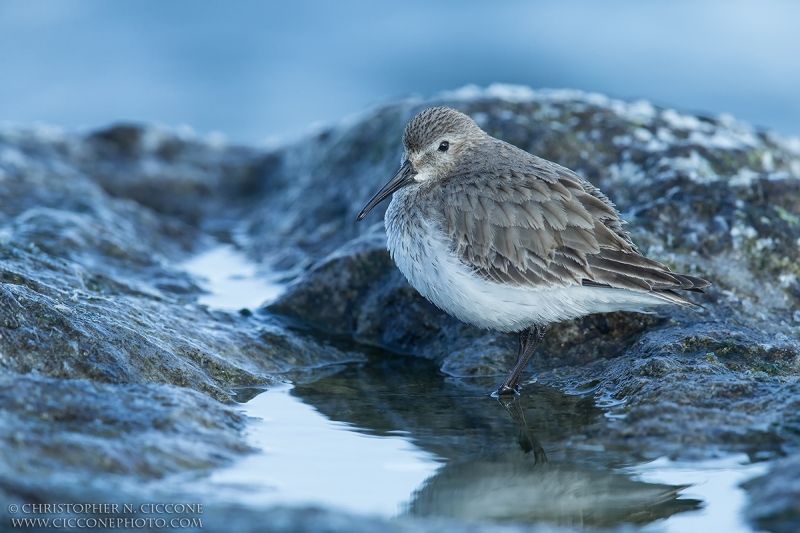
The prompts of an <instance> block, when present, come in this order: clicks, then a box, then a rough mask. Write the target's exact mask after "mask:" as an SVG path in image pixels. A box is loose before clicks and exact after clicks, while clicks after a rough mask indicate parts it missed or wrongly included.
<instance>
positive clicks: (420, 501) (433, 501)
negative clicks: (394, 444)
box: [408, 396, 701, 527]
mask: <svg viewBox="0 0 800 533" xmlns="http://www.w3.org/2000/svg"><path fill="white" fill-rule="evenodd" d="M498 401H499V402H500V405H501V406H502V407H503V409H505V411H506V412H507V413H508V414H509V415H510V416H511V418H512V419H513V420H514V422H515V425H516V427H517V429H518V430H519V448H517V447H516V446H515V447H511V448H509V447H505V448H503V449H493V450H486V451H484V452H482V453H479V454H474V455H471V456H467V457H462V458H460V459H456V460H452V461H450V462H448V463H447V464H446V465H445V466H444V467H443V468H442V469H440V470H439V471H438V472H437V474H436V475H435V476H433V477H432V478H429V479H428V480H427V481H426V483H425V484H424V485H423V486H422V487H421V488H420V489H418V490H417V492H416V493H415V494H414V496H413V500H412V502H411V504H410V505H409V508H408V510H409V513H410V514H413V515H419V516H444V517H450V518H455V519H458V520H468V521H471V520H496V521H520V522H547V523H553V524H558V525H562V526H581V527H582V526H592V527H613V526H617V525H619V524H625V523H627V524H639V525H641V524H647V523H650V522H653V521H655V520H658V519H663V518H667V517H669V516H672V515H673V514H675V513H680V512H684V511H692V510H696V509H699V508H700V507H701V502H700V501H698V500H693V499H682V498H681V497H680V495H679V494H678V493H679V492H680V491H681V490H683V489H685V488H686V487H687V486H685V485H665V484H657V483H645V482H642V481H638V480H635V479H631V477H630V476H628V475H626V474H624V473H621V472H617V471H614V470H612V469H609V468H607V467H605V468H603V467H599V466H595V465H591V464H589V463H588V462H587V463H583V462H576V461H568V460H563V461H561V460H559V461H558V462H552V461H548V459H547V454H546V453H545V451H544V448H543V447H542V445H541V443H540V442H539V440H538V439H537V438H536V436H535V435H534V432H533V431H532V429H531V427H530V426H529V425H528V422H527V420H526V418H525V414H524V410H523V409H522V406H521V404H520V397H518V396H511V397H505V398H498ZM520 449H521V450H520Z"/></svg>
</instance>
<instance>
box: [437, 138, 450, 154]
mask: <svg viewBox="0 0 800 533" xmlns="http://www.w3.org/2000/svg"><path fill="white" fill-rule="evenodd" d="M448 148H450V143H449V142H447V141H442V144H440V145H439V151H440V152H446V151H447V149H448Z"/></svg>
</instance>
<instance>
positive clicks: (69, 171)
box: [0, 86, 800, 532]
mask: <svg viewBox="0 0 800 533" xmlns="http://www.w3.org/2000/svg"><path fill="white" fill-rule="evenodd" d="M430 105H450V106H452V107H455V108H457V109H459V110H461V111H464V112H466V113H468V114H469V115H471V116H472V117H473V118H475V120H476V121H477V122H478V123H479V124H480V125H481V126H482V127H483V128H484V129H486V131H488V132H489V133H490V134H492V135H494V136H496V137H499V138H502V139H504V140H507V141H509V142H511V143H513V144H515V145H517V146H519V147H521V148H523V149H525V150H528V151H530V152H532V153H536V154H537V155H540V156H542V157H545V158H548V159H551V160H554V161H556V162H558V163H560V164H563V165H565V166H567V167H570V168H572V169H574V170H576V171H577V172H579V173H580V174H582V175H583V176H585V177H586V178H587V179H589V180H590V181H592V182H593V183H594V184H595V185H597V186H599V187H600V188H601V189H602V190H603V191H604V192H605V193H606V194H607V195H608V196H609V197H610V198H611V199H612V201H614V202H615V203H616V204H617V206H618V207H619V209H620V211H621V212H622V213H623V215H624V217H625V218H626V219H627V220H628V221H629V222H630V226H629V227H628V229H629V230H630V231H631V233H632V236H633V239H634V242H636V244H637V245H639V247H640V248H641V249H642V250H643V252H645V254H646V255H648V256H651V257H653V258H654V259H657V260H660V261H662V262H665V263H667V264H669V265H670V266H671V267H674V268H675V269H677V270H680V271H685V272H688V273H692V274H696V275H699V276H701V277H704V278H706V279H709V280H711V281H712V282H713V284H714V285H713V287H712V288H711V290H710V291H709V292H708V294H706V295H698V297H697V298H695V300H696V301H697V302H698V303H701V304H702V305H703V306H704V307H705V310H704V311H701V312H692V311H686V310H683V309H661V310H659V311H658V312H657V313H656V314H651V315H642V314H625V313H615V314H610V315H601V316H590V317H586V318H584V319H581V320H578V321H575V322H571V323H564V324H560V325H557V326H555V327H554V328H553V329H552V331H551V333H550V334H549V335H548V338H547V341H546V343H545V344H544V345H543V347H542V349H541V353H540V354H539V355H538V356H537V357H536V358H535V360H534V362H533V365H532V369H533V370H534V371H535V376H536V380H537V382H538V383H539V384H540V385H546V386H548V387H551V388H553V389H555V390H559V391H561V392H564V393H567V394H569V395H577V396H579V397H581V398H588V399H589V400H591V401H594V402H595V403H596V404H597V405H599V406H605V407H603V409H605V411H606V412H608V413H610V414H612V415H613V416H610V417H608V418H607V419H606V421H605V422H604V423H602V424H593V425H591V426H588V427H587V428H585V430H584V431H585V437H586V444H587V445H592V446H599V447H602V449H604V450H606V452H607V453H610V454H614V453H626V454H631V455H632V456H635V457H640V458H642V459H649V458H656V457H660V456H664V455H667V456H670V457H673V458H682V459H699V458H707V457H713V456H716V455H719V454H722V453H733V452H744V453H747V454H748V455H749V456H750V457H751V459H752V460H759V461H761V460H766V459H772V460H776V461H778V462H777V463H776V464H783V465H784V467H780V468H777V467H776V468H774V469H773V470H771V471H770V472H769V473H768V474H766V475H765V476H763V477H762V478H759V479H757V480H753V481H751V482H748V484H747V485H746V488H747V490H748V491H749V492H750V494H751V497H750V500H749V504H748V505H749V507H748V508H747V516H748V517H749V519H750V520H752V521H753V524H754V525H756V526H757V527H763V528H766V529H768V530H770V531H781V532H782V531H794V530H795V529H796V528H797V527H798V524H800V512H799V511H798V508H797V506H796V502H797V501H798V499H800V487H798V486H797V483H796V482H795V481H794V480H795V479H797V477H798V476H789V475H788V473H787V472H795V471H796V470H797V468H796V466H797V457H798V454H799V453H800V431H798V428H800V415H798V414H797V413H798V412H800V409H798V406H799V405H800V382H798V375H800V364H799V363H798V353H800V341H798V339H800V283H799V282H798V275H800V266H799V265H800V141H799V140H797V139H792V140H786V139H782V138H780V137H778V136H776V135H774V134H771V133H769V132H762V131H757V130H755V129H753V128H751V127H750V126H748V125H745V124H742V123H739V122H736V121H735V120H733V119H731V118H729V117H717V118H711V117H698V116H693V115H687V114H682V113H678V112H676V111H674V110H670V109H662V108H658V107H655V106H653V105H651V104H650V103H648V102H643V101H639V102H633V103H628V102H621V101H618V100H613V99H609V98H607V97H604V96H601V95H594V94H585V93H580V92H577V91H538V92H537V91H532V90H530V89H526V88H519V87H506V86H492V87H490V88H488V89H474V88H465V89H462V90H460V91H456V92H453V93H449V94H444V95H441V96H440V97H438V98H436V99H433V100H430V101H419V100H408V101H401V102H398V103H395V104H391V105H387V106H384V107H381V108H378V109H375V110H372V111H369V112H365V113H363V114H362V115H360V116H358V117H353V118H351V119H349V120H348V121H346V122H344V123H342V124H341V125H339V126H336V127H333V128H330V129H326V130H323V131H319V132H317V133H314V134H311V135H309V136H307V137H305V138H303V139H300V140H298V141H296V142H294V143H291V144H288V145H285V146H282V147H280V148H275V149H271V150H259V149H255V148H242V147H231V146H226V145H221V144H218V143H214V142H207V141H204V140H202V139H197V138H191V137H186V136H182V135H180V134H178V133H176V132H171V131H167V130H163V129H160V128H157V127H154V126H139V125H117V126H113V127H111V128H109V129H106V130H103V131H99V132H93V133H90V134H86V135H79V134H64V133H58V132H54V131H52V130H47V129H38V130H37V129H32V130H20V129H7V130H0V206H2V208H1V209H0V396H2V397H3V402H2V409H1V410H0V429H2V431H0V434H2V435H3V436H2V437H0V450H2V455H3V457H5V458H6V461H4V462H3V464H2V465H0V494H2V495H3V496H4V500H5V501H7V502H16V501H20V502H21V501H25V500H29V499H30V498H36V499H37V501H53V500H54V499H60V500H65V499H67V500H69V499H75V500H80V499H87V498H92V497H97V498H100V495H106V499H107V498H108V496H107V495H108V494H114V497H117V498H123V496H124V497H128V498H130V499H133V500H139V499H146V498H147V497H149V496H151V495H152V494H155V493H159V494H163V480H165V479H172V477H174V476H181V475H183V476H185V475H189V474H191V475H192V476H202V475H204V473H207V472H209V471H211V470H212V469H214V468H217V467H219V466H221V465H225V464H229V463H230V462H231V461H233V460H234V459H235V458H236V457H240V456H241V455H242V454H245V453H248V450H249V448H248V446H247V444H246V441H245V439H244V436H243V434H244V430H245V427H246V420H245V419H244V417H243V416H242V415H241V414H240V413H239V412H238V411H237V410H236V409H235V405H234V403H233V396H232V394H233V391H234V390H235V389H237V388H240V387H263V386H266V385H269V384H272V383H275V382H276V380H278V379H281V378H282V377H284V376H286V375H287V373H289V374H291V375H301V374H302V373H303V372H304V371H307V370H309V369H315V368H320V367H324V366H326V365H331V364H338V363H344V362H352V361H366V360H367V354H369V353H373V352H374V350H375V348H379V349H382V350H388V351H390V352H394V353H396V354H401V355H403V356H408V357H421V358H424V359H427V360H430V361H431V363H432V364H433V365H434V366H435V368H436V369H438V371H439V372H441V373H442V374H443V375H445V376H448V379H454V380H457V381H460V382H462V383H464V384H465V385H464V386H466V387H483V386H484V385H483V383H484V381H481V380H482V379H483V380H486V381H485V382H486V383H491V382H492V380H493V379H495V378H494V377H495V376H500V375H502V374H503V373H504V372H505V371H506V370H507V369H508V368H509V366H510V365H511V363H512V359H513V358H514V352H515V342H516V341H515V339H514V338H513V336H510V335H503V334H498V333H495V332H486V331H481V330H478V329H476V328H473V327H471V326H467V325H465V324H461V323H459V322H458V321H456V320H455V319H452V318H450V317H448V316H447V315H445V314H444V313H442V312H441V311H440V310H438V309H436V308H435V307H434V306H432V305H431V304H429V303H428V302H427V301H425V300H424V299H422V298H421V297H420V296H419V295H418V294H417V293H416V292H415V291H414V290H413V289H411V288H410V287H409V286H408V284H407V283H406V282H405V280H404V279H403V278H402V275H401V274H400V273H399V272H398V271H397V269H396V268H395V267H394V265H393V263H392V261H391V259H390V258H389V256H388V253H387V252H386V250H385V236H384V234H383V230H382V225H381V223H380V221H381V217H382V211H381V209H384V208H385V205H383V206H381V208H380V209H376V213H374V214H372V213H371V214H370V215H369V218H368V219H367V220H366V221H365V222H364V223H361V224H356V222H355V216H356V214H357V212H358V211H359V209H360V208H361V206H362V205H363V203H364V201H365V200H366V199H368V198H369V196H370V195H371V193H372V192H374V190H375V188H376V186H379V185H380V184H382V183H383V181H385V179H387V178H388V177H389V176H391V174H392V173H393V170H394V169H395V168H396V166H397V164H398V158H399V155H400V144H399V139H400V136H401V133H402V129H403V127H404V125H405V124H406V122H407V121H408V120H409V119H410V118H411V117H412V116H413V115H414V114H415V113H416V112H417V111H418V110H420V109H422V108H424V107H428V106H430ZM217 242H232V243H235V244H236V246H238V247H239V248H240V249H242V250H243V251H244V252H245V253H246V254H247V255H248V256H249V257H250V258H251V259H252V260H253V261H254V262H257V263H259V264H261V265H263V267H264V268H268V269H271V270H272V271H273V272H278V273H279V274H280V275H281V276H282V278H283V280H284V281H285V282H286V283H287V284H288V288H287V290H286V292H285V293H284V294H283V295H282V296H281V297H280V298H279V299H278V300H277V301H275V302H270V303H269V304H268V305H266V306H264V307H263V308H261V309H258V310H243V311H242V312H240V313H231V312H224V311H219V310H215V309H209V308H208V307H206V306H204V305H201V304H199V303H198V297H199V296H200V295H201V294H202V290H201V289H200V288H199V286H198V284H197V281H196V280H194V279H193V278H192V277H191V276H190V275H188V274H187V273H186V272H185V271H184V270H183V268H182V266H181V265H182V263H183V262H185V261H186V260H187V259H188V258H190V257H191V256H193V255H194V254H197V253H199V252H201V251H202V250H206V249H208V248H209V247H211V246H214V245H215V243H217ZM298 373H299V374H298ZM312 374H313V372H312V373H310V374H309V375H312ZM307 379H309V380H313V378H310V377H309V378H307ZM487 390H488V388H487ZM401 429H404V430H407V431H409V432H410V433H411V434H412V435H414V434H415V432H416V431H418V430H419V428H418V427H414V425H413V424H411V423H409V426H408V427H404V428H401ZM565 438H566V437H565ZM159 480H161V483H162V485H159V487H160V488H158V489H156V488H154V487H155V485H154V483H155V482H156V481H159ZM174 490H175V494H180V493H181V491H182V490H183V489H182V488H180V483H178V484H176V488H175V489H174ZM768 494H783V495H785V497H784V498H771V497H768V496H766V495H768ZM209 507H213V504H209ZM0 512H2V513H5V509H3V510H2V511H0ZM219 512H220V513H221V514H224V513H225V512H226V511H224V509H222V508H220V511H219ZM281 512H282V513H284V515H285V516H287V517H289V518H286V520H287V521H288V522H286V524H288V525H287V526H286V528H284V529H281V530H286V531H295V530H296V531H301V530H304V528H310V527H311V526H310V525H303V524H304V523H305V522H303V520H304V519H300V518H298V517H297V516H295V514H293V513H294V511H281ZM244 516H245V517H247V516H250V517H252V519H253V520H254V521H257V520H258V517H259V516H260V515H259V513H257V512H255V511H253V512H252V514H250V515H248V514H245V515H244ZM292 516H294V518H291V517H292ZM330 516H331V517H333V516H334V514H333V513H331V515H330ZM336 517H338V518H336V519H334V518H331V520H332V521H333V522H335V523H338V524H339V526H331V527H332V529H331V530H335V531H339V530H341V531H344V530H359V529H360V530H369V529H370V527H371V526H369V525H367V522H366V519H359V518H357V517H349V518H346V519H345V518H341V516H339V515H336ZM0 519H2V520H7V517H6V516H3V517H2V518H0ZM320 520H325V519H324V518H321V519H320ZM336 520H338V522H336ZM359 520H365V521H364V522H363V523H362V522H359ZM417 520H418V522H415V524H416V525H414V526H413V527H430V528H431V529H435V528H434V526H433V525H432V524H433V523H432V522H431V523H430V524H431V525H429V526H421V525H420V524H428V522H426V521H425V520H426V519H422V518H420V519H417ZM240 521H241V522H242V527H243V528H245V529H246V528H247V527H253V528H255V523H256V522H254V523H253V524H249V523H248V522H247V518H240ZM358 524H361V525H358ZM337 527H338V528H339V529H337ZM392 527H396V528H398V530H399V529H403V528H405V527H406V526H403V525H402V524H395V525H394V526H392ZM409 527H411V526H409ZM463 527H464V528H465V529H464V531H467V530H470V529H468V526H463ZM469 527H473V526H469ZM474 527H478V526H474ZM509 527H512V526H509ZM275 530H278V529H275ZM476 530H477V529H476ZM526 530H530V529H526ZM536 530H537V531H543V530H550V528H549V527H548V526H540V528H538V529H536Z"/></svg>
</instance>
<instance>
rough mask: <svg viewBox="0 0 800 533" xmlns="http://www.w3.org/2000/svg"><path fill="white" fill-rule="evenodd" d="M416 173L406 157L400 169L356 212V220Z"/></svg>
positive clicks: (411, 178)
mask: <svg viewBox="0 0 800 533" xmlns="http://www.w3.org/2000/svg"><path fill="white" fill-rule="evenodd" d="M416 175H417V171H416V170H414V166H413V165H412V164H411V161H409V160H408V159H406V162H405V163H403V166H402V167H400V170H398V171H397V174H395V175H394V177H393V178H392V179H390V180H389V183H387V184H386V185H384V186H383V188H382V189H381V190H379V191H378V192H377V193H376V194H375V196H373V197H372V199H371V200H370V201H369V202H367V205H365V206H364V209H362V210H361V212H360V213H359V214H358V217H356V220H361V219H362V218H364V217H365V216H367V213H369V212H370V211H372V208H373V207H375V206H376V205H378V204H379V203H381V202H382V201H384V200H385V199H386V198H388V197H389V196H390V195H391V194H392V193H393V192H395V191H397V190H398V189H402V188H403V187H405V186H406V185H408V184H410V183H411V182H413V181H414V176H416Z"/></svg>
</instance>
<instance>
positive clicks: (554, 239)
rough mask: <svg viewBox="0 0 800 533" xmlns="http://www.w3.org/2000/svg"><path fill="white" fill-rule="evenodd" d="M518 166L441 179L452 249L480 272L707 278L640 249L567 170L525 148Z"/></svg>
mask: <svg viewBox="0 0 800 533" xmlns="http://www.w3.org/2000/svg"><path fill="white" fill-rule="evenodd" d="M530 157H531V158H532V159H531V164H530V165H529V168H527V169H526V171H524V172H519V171H515V172H511V171H508V172H504V171H498V170H491V171H487V172H488V173H489V175H488V176H487V173H467V174H462V175H456V176H453V177H451V178H449V179H447V180H445V181H444V182H443V183H441V184H440V185H441V186H440V188H439V192H440V193H441V194H442V202H441V203H440V205H442V206H443V210H444V222H445V226H446V230H447V233H448V235H449V237H450V238H451V239H452V245H453V251H454V252H455V253H456V254H457V255H458V257H460V258H461V260H462V261H463V262H464V263H465V264H467V265H468V266H470V267H471V268H472V269H474V271H475V272H476V273H478V274H479V275H481V276H483V277H484V278H486V279H489V280H492V281H495V282H498V283H507V284H515V285H518V286H528V287H566V286H570V285H585V286H599V287H609V288H622V289H628V290H633V291H640V292H654V293H655V294H656V295H657V296H659V297H661V298H663V299H665V300H668V301H671V302H675V303H680V304H683V305H694V304H692V303H691V302H690V301H689V300H686V299H685V298H683V297H682V296H680V295H678V294H677V293H675V292H673V291H674V290H676V289H683V290H690V291H700V292H702V289H703V288H704V287H708V286H709V285H710V284H709V283H708V282H707V281H705V280H703V279H700V278H696V277H693V276H688V275H685V274H676V273H674V272H672V271H670V269H669V268H668V267H667V266H666V265H663V264H661V263H659V262H657V261H653V260H652V259H648V258H646V257H644V256H643V255H641V253H640V252H639V250H638V249H637V248H636V246H635V245H634V244H633V242H632V241H631V239H630V236H629V235H628V233H627V232H626V231H625V230H624V229H623V228H622V226H623V224H624V222H623V221H622V220H621V219H620V218H619V214H618V213H617V211H616V209H615V208H614V206H613V204H612V203H611V202H610V201H609V200H608V198H606V197H605V196H604V195H603V194H602V193H601V192H600V191H599V190H598V189H597V188H595V187H594V186H592V185H591V184H590V183H588V182H586V181H585V180H583V178H581V177H580V176H578V175H577V174H575V173H573V172H572V171H570V170H568V169H566V168H564V167H560V166H558V165H556V164H554V163H550V162H548V161H545V160H543V159H539V158H535V157H533V156H530Z"/></svg>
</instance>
